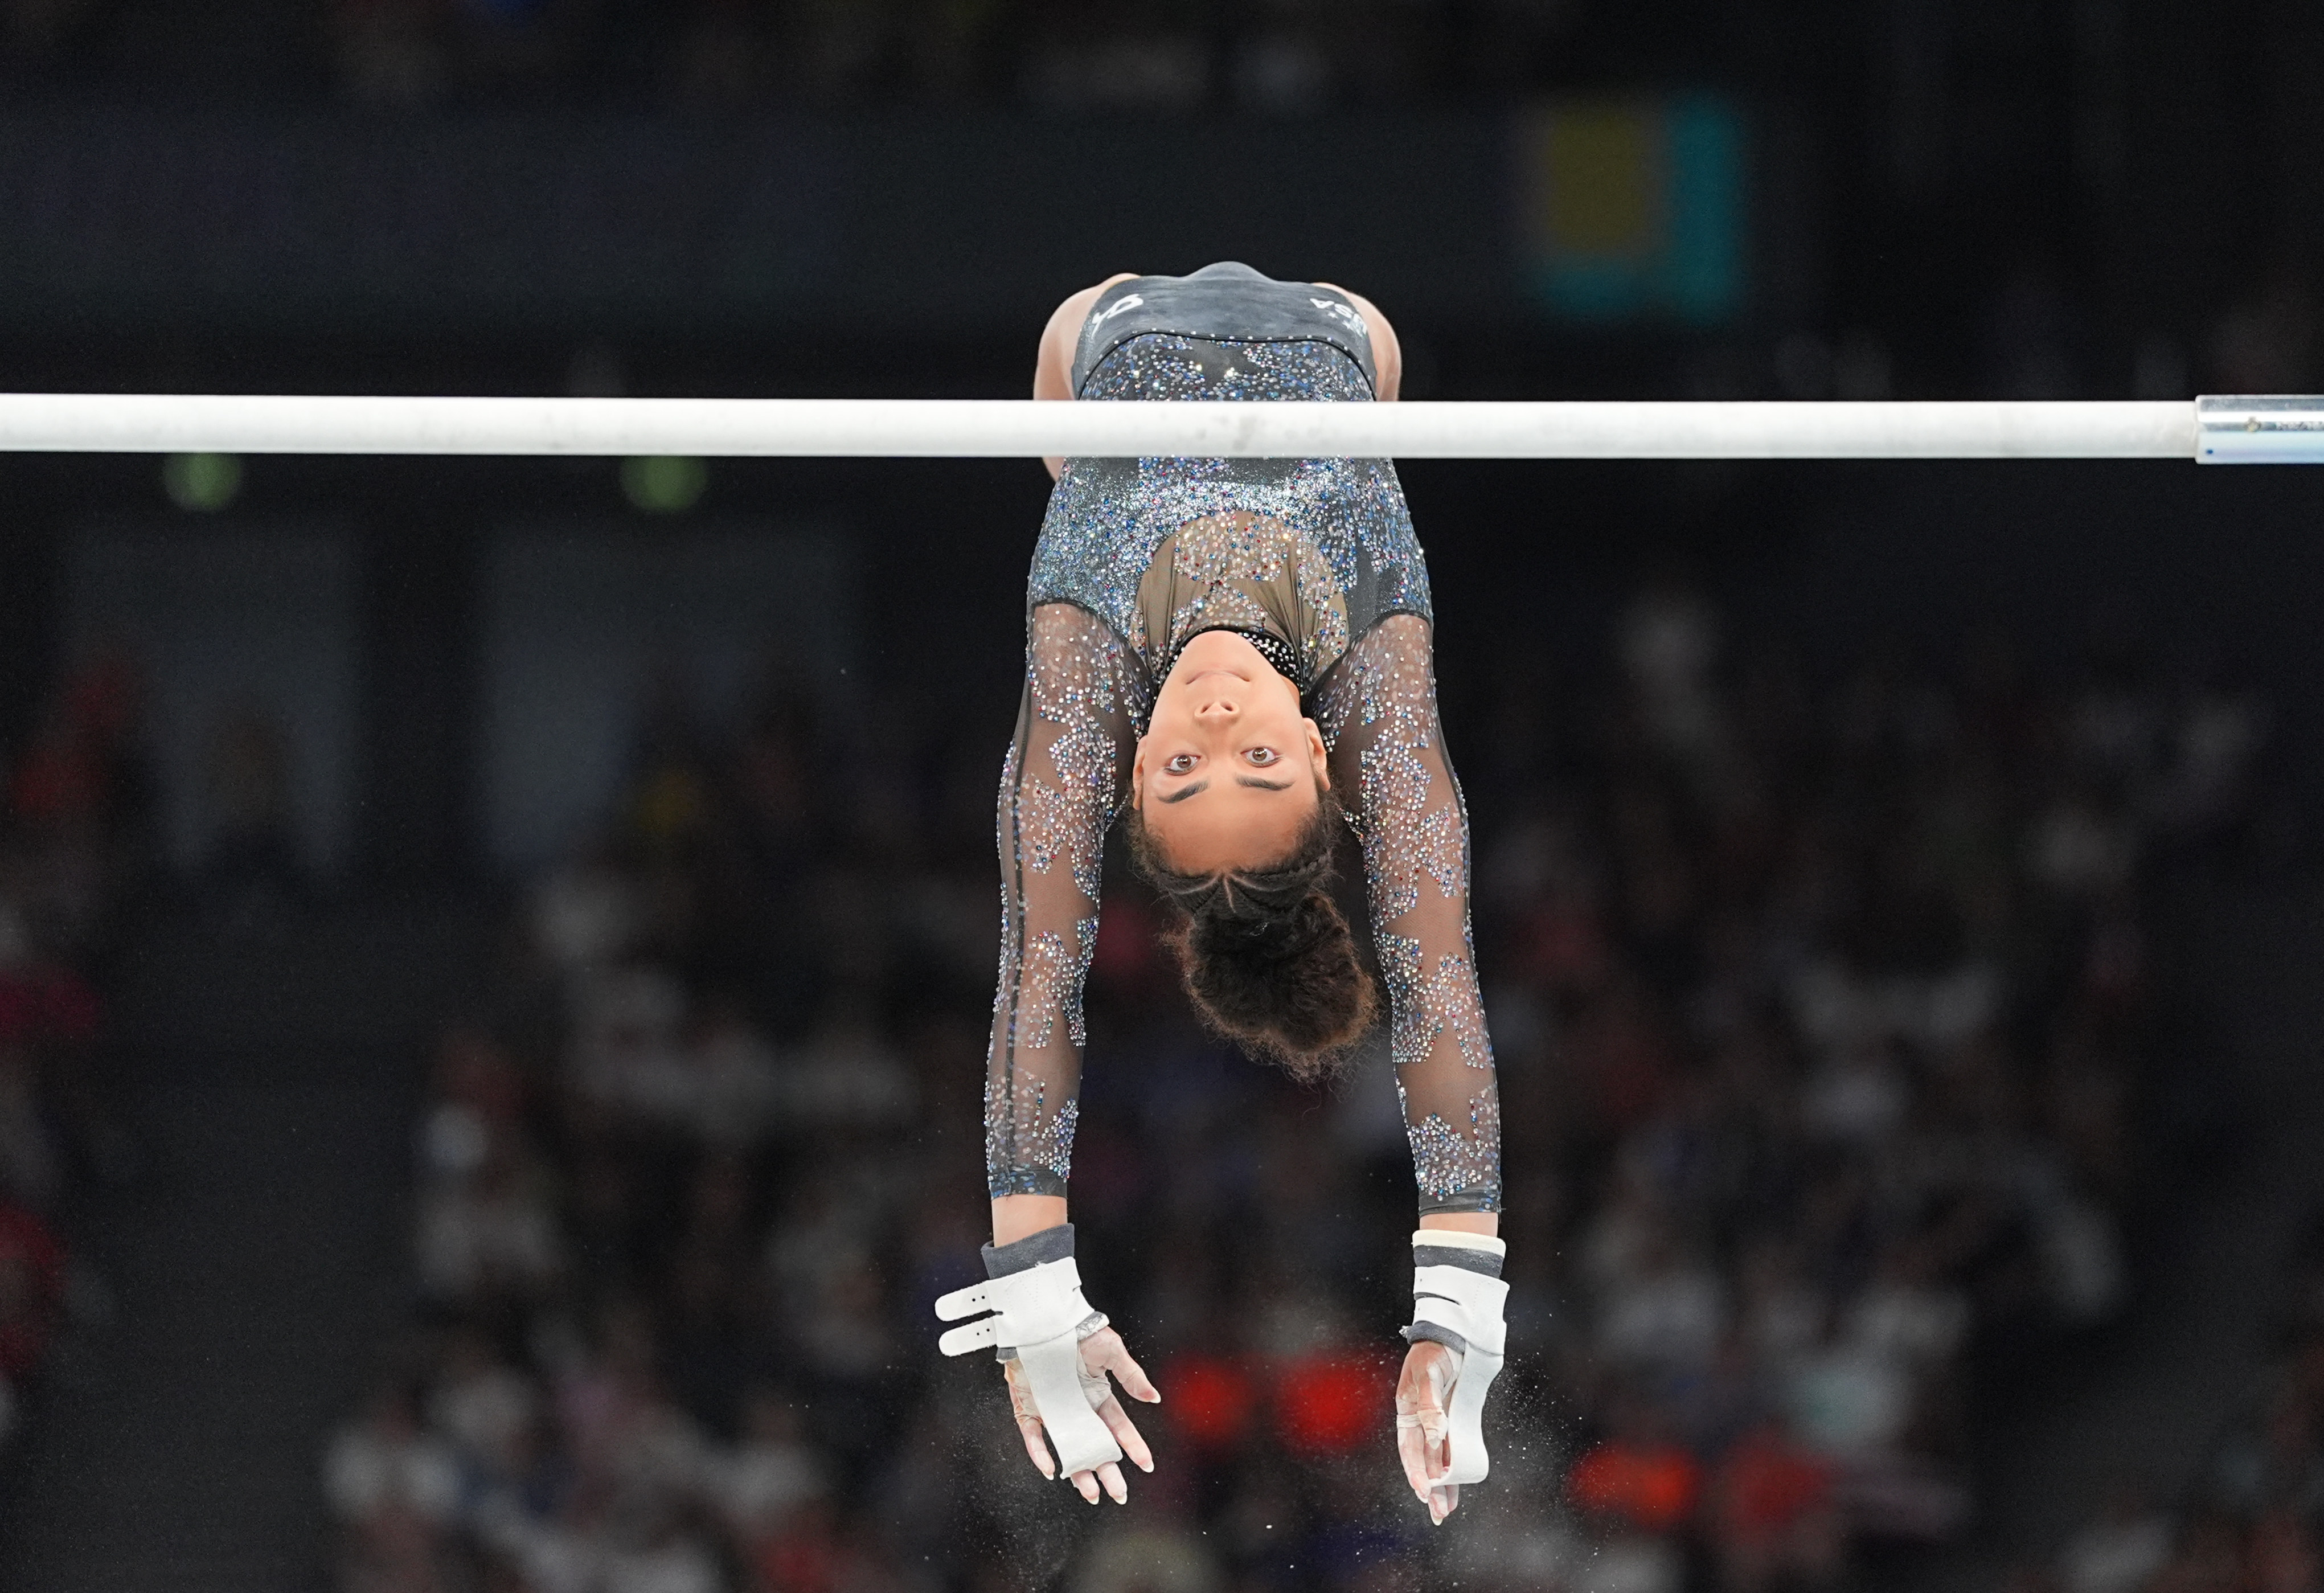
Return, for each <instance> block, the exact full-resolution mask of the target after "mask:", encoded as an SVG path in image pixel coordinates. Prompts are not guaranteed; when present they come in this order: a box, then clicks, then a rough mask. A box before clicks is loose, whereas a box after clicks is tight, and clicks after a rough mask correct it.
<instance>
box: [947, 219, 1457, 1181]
mask: <svg viewBox="0 0 2324 1593" xmlns="http://www.w3.org/2000/svg"><path fill="white" fill-rule="evenodd" d="M1373 379H1374V377H1373V365H1372V358H1371V348H1370V344H1369V333H1368V329H1367V328H1366V327H1365V325H1364V322H1363V318H1362V317H1361V315H1360V313H1358V311H1357V310H1356V308H1354V307H1353V306H1352V305H1351V304H1350V303H1349V302H1348V300H1347V299H1345V298H1344V297H1343V296H1342V295H1341V294H1339V293H1337V292H1334V291H1333V290H1329V289H1323V288H1314V287H1311V286H1309V285H1308V284H1305V283H1298V282H1277V281H1271V280H1269V279H1268V278H1266V277H1263V276H1260V275H1259V273H1258V272H1254V271H1251V270H1250V268H1249V267H1247V266H1240V265H1215V266H1211V267H1209V268H1207V269H1205V270H1203V271H1202V272H1196V273H1195V274H1194V275H1193V276H1191V277H1183V278H1169V277H1143V278H1139V279H1136V280H1134V281H1126V282H1121V283H1119V284H1117V285H1116V286H1114V287H1113V288H1111V289H1109V290H1107V291H1106V292H1105V293H1104V294H1102V296H1101V297H1100V298H1099V299H1098V300H1097V302H1096V304H1095V305H1094V306H1093V307H1092V309H1091V312H1090V316H1089V318H1088V320H1087V321H1086V322H1085V323H1084V327H1083V331H1082V336H1081V341H1080V345H1079V354H1078V356H1077V357H1076V359H1075V362H1074V389H1075V394H1076V396H1077V397H1078V398H1079V399H1082V400H1084V401H1104V400H1117V401H1118V400H1132V399H1178V400H1185V399H1242V400H1252V401H1282V400H1290V399H1306V400H1322V401H1341V402H1351V403H1367V402H1369V401H1371V399H1372V382H1373ZM1026 615H1027V618H1026V649H1025V651H1026V674H1025V692H1024V696H1023V699H1022V703H1021V705H1020V706H1019V711H1018V716H1017V733H1016V737H1015V739H1014V741H1012V742H1011V744H1010V750H1009V755H1008V759H1007V760H1006V762H1005V764H1004V766H1003V769H1002V771H1001V804H1000V817H999V829H1000V847H1001V875H1002V891H1001V978H1000V991H999V994H998V995H997V997H996V998H995V999H994V1002H993V1015H992V1036H991V1050H990V1052H989V1054H988V1063H987V1068H986V1075H985V1101H984V1114H985V1117H984V1121H985V1170H986V1176H987V1182H988V1183H989V1185H990V1187H991V1192H992V1193H993V1194H994V1195H995V1196H1000V1195H1007V1194H1063V1193H1064V1192H1065V1178H1066V1174H1067V1171H1068V1167H1069V1165H1070V1162H1071V1158H1072V1152H1073V1137H1074V1118H1075V1100H1076V1095H1077V1092H1078V1091H1079V1089H1080V1082H1081V1060H1082V1049H1083V1026H1082V986H1083V980H1084V975H1085V974H1086V973H1087V971H1088V968H1089V962H1090V954H1091V952H1092V950H1093V948H1094V946H1095V944H1096V942H1097V915H1098V886H1099V874H1100V863H1101V858H1102V850H1103V847H1104V844H1105V835H1106V832H1107V830H1108V828H1109V827H1110V826H1111V824H1112V822H1113V818H1114V815H1116V813H1117V812H1118V811H1119V810H1120V806H1121V804H1122V802H1123V801H1124V800H1125V799H1126V797H1127V796H1128V793H1129V785H1130V764H1131V761H1132V756H1133V752H1134V750H1135V747H1136V743H1137V739H1138V736H1139V734H1140V733H1141V732H1143V730H1144V728H1145V724H1146V720H1147V715H1148V712H1149V711H1150V709H1151V707H1152V704H1153V699H1154V693H1155V691H1156V690H1157V687H1158V686H1160V684H1161V682H1162V680H1163V678H1164V677H1166V676H1167V674H1168V672H1169V666H1170V663H1171V661H1172V660H1173V659H1175V658H1176V656H1177V652H1178V649H1180V648H1182V647H1183V646H1184V645H1185V642H1186V640H1188V639H1189V638H1190V637H1192V636H1194V635H1195V634H1197V633H1199V632H1201V631H1211V630H1219V629H1229V630H1234V631H1241V632H1243V633H1245V634H1247V635H1249V636H1250V638H1251V640H1253V641H1254V642H1255V643H1256V644H1258V645H1259V649H1260V650H1261V652H1262V653H1263V654H1264V655H1265V656H1266V657H1267V658H1268V661H1269V662H1270V663H1271V664H1273V665H1274V666H1275V667H1276V668H1277V669H1278V670H1280V671H1282V672H1283V673H1284V674H1285V675H1286V677H1289V678H1290V679H1291V680H1292V681H1293V683H1294V684H1296V686H1299V688H1300V690H1301V694H1302V696H1303V698H1304V702H1305V708H1306V710H1307V712H1308V713H1309V714H1312V715H1313V717H1314V719H1315V721H1316V723H1317V724H1318V726H1319V727H1320V728H1321V729H1322V731H1323V741H1324V744H1325V746H1326V747H1327V748H1328V749H1329V750H1330V754H1331V762H1330V767H1331V778H1332V784H1333V789H1334V790H1335V791H1336V792H1337V793H1339V795H1340V797H1341V800H1342V803H1343V804H1344V805H1345V806H1346V807H1347V811H1348V815H1349V819H1350V822H1351V824H1353V826H1354V828H1355V830H1356V832H1357V834H1358V835H1359V837H1360V840H1361V842H1362V846H1363V857H1364V874H1365V883H1366V887H1367V891H1368V895H1369V904H1370V916H1371V927H1372V938H1373V943H1374V945H1375V947H1376V949H1377V952H1378V955H1379V966H1380V973H1381V978H1382V982H1383V983H1384V984H1385V985H1386V986H1387V989H1388V1001H1389V1008H1390V1028H1389V1036H1390V1049H1391V1053H1392V1054H1393V1057H1394V1060H1395V1064H1396V1072H1397V1086H1398V1089H1399V1091H1400V1093H1401V1094H1402V1096H1403V1099H1404V1103H1405V1122H1406V1128H1407V1129H1408V1131H1409V1133H1410V1136H1411V1140H1412V1154H1413V1164H1414V1169H1415V1173H1416V1178H1417V1182H1418V1184H1419V1190H1420V1208H1421V1211H1422V1212H1423V1213H1424V1214H1425V1213H1428V1212H1432V1211H1494V1210H1497V1209H1498V1208H1499V1202H1500V1184H1501V1177H1500V1118H1499V1110H1500V1109H1499V1097H1498V1095H1497V1094H1496V1092H1495V1089H1494V1079H1493V1058H1492V1049H1491V1046H1490V1044H1489V1041H1488V1040H1487V1038H1486V1033H1485V1020H1484V1008H1483V1004H1482V1002H1481V1000H1480V997H1479V994H1478V988H1477V971H1476V956H1475V952H1474V949H1473V946H1472V944H1471V939H1470V934H1469V825H1468V818H1467V815H1466V813H1465V811H1464V809H1463V807H1462V800H1461V788H1460V786H1459V784H1458V783H1457V782H1456V781H1455V779H1454V778H1453V775H1452V764H1451V763H1450V762H1449V761H1448V760H1446V757H1445V754H1444V747H1443V737H1442V735H1441V734H1440V733H1439V731H1438V726H1437V715H1436V695H1435V682H1434V673H1433V669H1432V666H1431V661H1430V640H1429V639H1430V631H1431V627H1432V616H1431V612H1430V608H1429V597H1428V571H1427V566H1426V563H1425V560H1424V558H1423V557H1422V555H1421V551H1420V544H1419V541H1418V540H1417V539H1416V537H1415V536H1414V534H1413V529H1412V518H1411V515H1410V514H1409V512H1408V511H1406V507H1405V502H1404V493H1403V490H1402V488H1401V487H1400V486H1399V485H1398V484H1397V477H1396V472H1395V469H1394V467H1393V466H1392V465H1390V464H1389V463H1388V461H1386V460H1381V459H1073V460H1068V461H1067V462H1066V464H1065V471H1064V474H1062V475H1061V476H1060V477H1059V478H1058V481H1057V485H1056V491H1055V492H1054V493H1052V494H1051V496H1050V499H1049V510H1048V514H1047V518H1046V519H1045V520H1043V522H1042V526H1041V535H1040V540H1039V543H1038V545H1037V547H1036V548H1035V550H1034V554H1033V568H1032V575H1031V578H1030V581H1029V583H1028V588H1027V606H1026Z"/></svg>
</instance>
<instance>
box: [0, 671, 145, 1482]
mask: <svg viewBox="0 0 2324 1593" xmlns="http://www.w3.org/2000/svg"><path fill="white" fill-rule="evenodd" d="M139 697H140V692H139V687H138V681H137V677H136V674H135V672H134V670H133V669H132V668H130V667H129V666H128V665H127V663H126V662H125V660H123V659H120V658H101V659H98V660H97V661H95V662H94V663H91V664H89V665H88V666H87V667H85V668H82V669H81V670H79V671H78V673H76V674H74V675H72V676H71V677H69V678H68V679H67V680H66V681H65V683H64V685H63V686H62V688H61V689H60V691H59V692H58V693H57V694H56V695H55V696H54V698H53V699H52V700H51V702H50V703H49V704H47V705H46V707H45V709H44V711H43V713H42V717H41V721H40V724H39V727H38V729H37V730H36V731H35V732H34V733H33V734H32V736H31V738H30V739H29V741H28V742H27V743H26V744H25V745H24V746H23V748H21V749H19V750H18V751H17V754H16V756H14V757H13V758H11V759H8V760H5V784H0V1450H4V1449H5V1448H6V1447H7V1445H8V1443H9V1441H10V1440H11V1439H12V1438H14V1436H15V1435H16V1434H17V1433H18V1432H19V1431H20V1429H21V1428H22V1426H23V1423H24V1422H25V1421H26V1420H27V1419H28V1418H29V1417H30V1416H31V1414H32V1413H33V1412H34V1411H35V1410H37V1408H38V1405H39V1404H40V1399H41V1395H42V1390H43V1387H44V1385H45V1382H46V1380H47V1378H48V1377H49V1376H50V1375H51V1373H52V1372H53V1371H54V1369H55V1362H56V1358H57V1356H58V1354H59V1353H60V1339H61V1338H64V1337H67V1336H68V1333H67V1331H68V1330H69V1328H70V1327H72V1326H73V1325H75V1324H76V1323H77V1322H83V1321H88V1319H89V1318H90V1317H92V1316H93V1315H96V1314H97V1313H99V1312H101V1311H102V1310H103V1305H104V1295H103V1289H102V1285H101V1284H99V1282H98V1281H97V1278H96V1275H94V1274H93V1273H91V1272H90V1271H89V1270H88V1268H87V1267H86V1266H82V1265H81V1264H80V1263H79V1262H78V1258H77V1257H74V1256H73V1253H72V1250H71V1248H70V1246H69V1238H70V1236H71V1234H72V1233H73V1231H74V1229H75V1228H76V1226H77V1225H78V1222H79V1221H80V1220H81V1219H82V1218H83V1216H84V1215H85V1213H86V1211H87V1208H88V1200H89V1198H90V1196H91V1195H92V1194H94V1193H95V1192H97V1191H98V1190H99V1189H100V1188H101V1187H103V1186H104V1185H105V1184H106V1183H112V1182H115V1181H118V1180H120V1179H122V1178H124V1177H126V1176H127V1175H128V1174H130V1172H131V1171H132V1165H133V1162H134V1149H133V1146H132V1145H131V1142H130V1140H129V1137H128V1136H127V1135H126V1133H125V1132H124V1128H123V1126H122V1123H121V1119H120V1117H119V1114H118V1112H117V1111H116V1110H115V1101H114V1091H113V1090H112V1089H111V1088H110V1067H109V1062H110V1054H109V1051H108V1048H107V1040H108V1036H107V1034H106V1002H105V1000H104V999H103V998H102V997H101V996H100V994H99V991H100V990H102V989H103V988H104V987H105V986H106V984H107V983H109V975H110V972H111V970H112V967H113V964H114V962H115V953H117V952H118V950H119V946H120V941H121V935H122V933H123V930H124V925H125V922H126V918H127V916H128V913H129V910H130V908H131V907H133V905H134V903H135V901H136V900H137V898H138V897H139V895H140V893H141V891H142V889H143V886H144V885H145V884H146V882H148V881H149V880H150V879H151V876H152V779H151V777H150V773H149V771H148V769H147V768H146V765H145V761H144V758H143V750H142V747H141V745H140V741H139V736H138V731H139V724H138V701H139Z"/></svg>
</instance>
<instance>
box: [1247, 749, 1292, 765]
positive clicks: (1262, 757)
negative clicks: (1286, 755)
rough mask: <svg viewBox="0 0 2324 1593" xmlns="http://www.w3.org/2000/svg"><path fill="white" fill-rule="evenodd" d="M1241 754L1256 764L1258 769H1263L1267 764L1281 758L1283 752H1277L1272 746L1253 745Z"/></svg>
mask: <svg viewBox="0 0 2324 1593" xmlns="http://www.w3.org/2000/svg"><path fill="white" fill-rule="evenodd" d="M1243 756H1244V757H1245V758H1248V759H1250V760H1251V762H1252V763H1254V764H1256V765H1257V766H1259V768H1260V769H1265V768H1266V767H1267V766H1268V764H1270V763H1275V762H1277V761H1279V760H1281V759H1282V757H1283V754H1282V753H1280V752H1277V750H1275V749H1274V748H1272V747H1253V748H1252V749H1251V750H1250V751H1248V752H1246V753H1244V754H1243Z"/></svg>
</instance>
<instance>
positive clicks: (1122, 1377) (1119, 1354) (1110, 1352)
mask: <svg viewBox="0 0 2324 1593" xmlns="http://www.w3.org/2000/svg"><path fill="white" fill-rule="evenodd" d="M1103 1365H1104V1367H1105V1369H1106V1370H1107V1371H1109V1372H1111V1373H1112V1374H1113V1377H1114V1381H1115V1382H1117V1383H1120V1385H1121V1386H1122V1389H1123V1390H1124V1392H1126V1393H1127V1394H1128V1395H1130V1398H1132V1399H1142V1400H1144V1401H1145V1402H1146V1403H1147V1404H1160V1403H1161V1400H1162V1391H1161V1390H1160V1389H1158V1388H1157V1387H1155V1386H1154V1380H1153V1379H1152V1378H1151V1377H1148V1376H1147V1375H1146V1368H1145V1367H1141V1366H1139V1364H1138V1363H1137V1362H1136V1361H1134V1360H1132V1359H1130V1346H1128V1345H1127V1344H1124V1343H1123V1342H1122V1341H1121V1340H1120V1337H1119V1336H1117V1337H1116V1338H1115V1339H1114V1341H1113V1342H1112V1343H1111V1344H1110V1345H1108V1346H1106V1351H1105V1360H1104V1362H1103Z"/></svg>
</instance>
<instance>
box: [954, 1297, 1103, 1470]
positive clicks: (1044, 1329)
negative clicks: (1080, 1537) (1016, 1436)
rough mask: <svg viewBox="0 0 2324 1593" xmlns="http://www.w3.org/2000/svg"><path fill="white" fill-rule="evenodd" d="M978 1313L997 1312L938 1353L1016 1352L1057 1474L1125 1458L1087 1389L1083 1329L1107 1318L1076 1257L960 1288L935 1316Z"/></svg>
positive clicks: (959, 1329)
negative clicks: (995, 1348) (996, 1347)
mask: <svg viewBox="0 0 2324 1593" xmlns="http://www.w3.org/2000/svg"><path fill="white" fill-rule="evenodd" d="M980 1311H990V1312H992V1313H993V1314H992V1315H991V1316H986V1317H980V1318H979V1319H978V1320H977V1321H973V1322H969V1323H966V1324H965V1325H964V1326H961V1327H957V1328H954V1329H953V1330H951V1331H949V1332H947V1333H945V1335H944V1336H943V1337H941V1338H939V1339H938V1340H936V1348H937V1349H941V1350H943V1351H944V1352H945V1354H946V1355H966V1354H967V1353H968V1352H969V1351H970V1350H972V1349H983V1348H984V1347H985V1346H987V1345H991V1344H1005V1345H1008V1346H1010V1348H1012V1349H1015V1350H1016V1352H1017V1358H1018V1361H1019V1365H1020V1366H1021V1367H1023V1376H1024V1378H1025V1382H1026V1386H1027V1387H1028V1389H1029V1390H1030V1392H1031V1394H1032V1395H1033V1409H1034V1411H1035V1412H1036V1413H1037V1414H1038V1415H1039V1416H1040V1418H1041V1426H1042V1429H1043V1431H1045V1432H1047V1433H1048V1435H1049V1443H1050V1445H1051V1446H1052V1447H1053V1448H1054V1449H1056V1451H1057V1464H1058V1466H1059V1468H1060V1469H1059V1472H1058V1475H1059V1476H1061V1477H1071V1476H1072V1475H1073V1474H1074V1472H1076V1471H1093V1470H1095V1469H1097V1468H1098V1467H1100V1466H1102V1465H1105V1464H1106V1463H1107V1462H1108V1461H1111V1460H1119V1459H1121V1446H1120V1444H1118V1443H1116V1442H1115V1441H1114V1439H1113V1432H1112V1430H1111V1429H1110V1428H1108V1427H1107V1426H1106V1424H1105V1423H1104V1421H1103V1420H1102V1418H1101V1417H1100V1416H1099V1415H1098V1413H1097V1412H1096V1411H1094V1410H1093V1409H1092V1408H1091V1406H1090V1401H1089V1397H1088V1395H1085V1394H1084V1392H1083V1389H1082V1358H1081V1338H1080V1334H1079V1331H1078V1330H1079V1329H1080V1327H1081V1325H1082V1324H1083V1323H1084V1322H1085V1321H1090V1320H1091V1319H1092V1318H1093V1317H1096V1320H1097V1321H1100V1322H1102V1321H1104V1320H1105V1319H1104V1318H1103V1317H1099V1316H1097V1313H1096V1312H1093V1311H1092V1310H1091V1309H1090V1303H1089V1301H1088V1300H1087V1299H1085V1298H1084V1297H1083V1294H1082V1275H1081V1269H1080V1268H1078V1267H1076V1266H1074V1260H1073V1257H1070V1256H1068V1257H1065V1258H1064V1259H1062V1260H1058V1261H1045V1262H1043V1263H1042V1264H1041V1265H1040V1266H1033V1267H1028V1268H1027V1269H1026V1270H1025V1271H1023V1272H1012V1273H1010V1275H1008V1276H1006V1277H997V1278H994V1279H992V1280H991V1281H990V1282H988V1283H982V1284H977V1285H973V1286H972V1287H969V1288H965V1289H955V1290H954V1291H953V1292H952V1293H951V1294H946V1295H945V1296H943V1297H942V1298H941V1299H939V1300H937V1302H936V1315H937V1316H938V1317H939V1318H941V1319H942V1320H944V1321H956V1320H958V1319H959V1318H961V1317H964V1316H968V1315H972V1314H973V1313H974V1312H980ZM1102 1381H1103V1379H1102V1378H1101V1379H1100V1382H1101V1383H1102Z"/></svg>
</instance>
